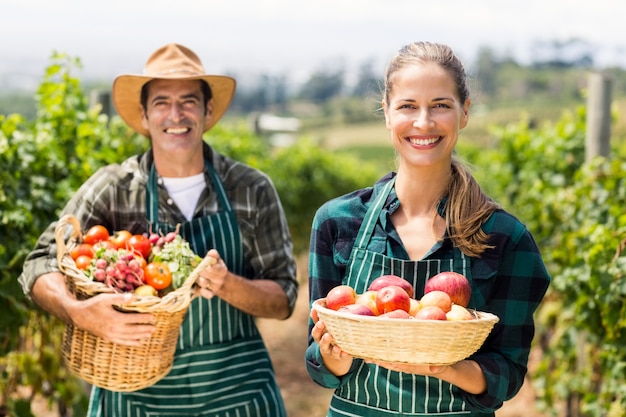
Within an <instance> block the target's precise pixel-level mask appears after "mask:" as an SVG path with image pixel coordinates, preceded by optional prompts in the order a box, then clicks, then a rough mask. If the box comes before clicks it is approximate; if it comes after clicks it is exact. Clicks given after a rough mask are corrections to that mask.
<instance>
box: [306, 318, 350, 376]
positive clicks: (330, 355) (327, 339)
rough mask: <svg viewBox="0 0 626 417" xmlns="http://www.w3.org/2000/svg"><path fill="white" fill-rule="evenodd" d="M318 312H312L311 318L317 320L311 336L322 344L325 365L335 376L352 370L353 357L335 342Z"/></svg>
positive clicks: (321, 349) (321, 350) (321, 352)
mask: <svg viewBox="0 0 626 417" xmlns="http://www.w3.org/2000/svg"><path fill="white" fill-rule="evenodd" d="M316 313H317V312H316V311H315V310H313V311H312V312H311V318H312V319H313V321H314V322H315V325H314V326H313V329H312V330H311V337H313V340H315V342H316V343H317V344H318V345H319V346H320V354H321V355H322V359H323V360H324V365H325V366H326V368H328V370H329V371H330V372H332V373H333V375H335V376H342V375H345V374H346V373H347V372H348V371H349V370H350V366H351V365H352V359H353V358H352V356H351V355H350V354H349V353H347V352H344V351H343V350H342V349H341V348H340V347H339V346H337V345H336V344H335V339H334V338H333V335H332V334H330V333H329V332H328V330H327V328H326V325H325V324H324V322H323V321H322V320H319V318H318V317H317V314H316Z"/></svg>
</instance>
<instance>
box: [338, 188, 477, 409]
mask: <svg viewBox="0 0 626 417" xmlns="http://www.w3.org/2000/svg"><path fill="white" fill-rule="evenodd" d="M394 180H395V178H394V179H392V180H391V181H389V182H388V183H387V184H386V186H385V188H384V189H383V191H382V192H381V193H380V195H379V196H378V197H377V198H376V200H375V201H374V203H373V204H372V206H371V207H370V209H369V210H368V212H367V214H366V215H365V218H364V220H363V224H362V225H361V228H360V230H359V233H358V235H357V238H356V241H355V245H354V248H353V249H352V253H351V255H350V262H349V265H348V269H347V271H346V280H347V282H346V283H347V284H348V285H350V286H352V287H353V288H355V290H356V291H357V293H362V292H364V291H365V290H366V289H367V287H369V284H370V283H371V282H372V281H373V280H374V279H375V278H376V277H378V276H381V275H387V274H394V275H398V276H400V277H403V278H404V279H406V280H407V281H409V282H411V283H412V284H413V286H414V288H415V297H416V298H420V297H421V296H422V295H423V293H424V285H425V284H426V281H427V280H428V278H430V277H432V276H434V275H435V274H437V273H439V272H441V271H451V270H453V271H456V272H459V273H462V274H464V275H466V276H467V277H468V278H470V279H471V277H470V276H469V274H470V262H469V260H468V259H467V258H466V257H465V256H464V255H463V253H462V252H461V251H459V250H458V249H455V254H454V257H453V258H452V259H445V260H443V259H433V260H420V261H410V260H403V259H397V258H392V257H389V256H386V255H383V254H381V253H378V252H373V251H369V250H368V249H367V247H368V244H369V242H370V241H371V240H372V235H373V231H374V226H375V225H376V222H377V221H378V218H379V216H380V213H381V210H382V208H383V205H384V203H385V201H386V200H387V197H388V196H389V193H390V192H391V189H392V188H393V186H394ZM360 362H361V363H360V366H359V368H358V370H357V371H356V372H355V373H354V374H353V375H352V376H351V377H350V380H349V381H347V383H345V384H343V385H342V386H341V387H340V388H338V389H337V390H336V391H335V393H334V395H333V398H332V400H331V404H330V408H329V411H328V417H339V416H341V417H348V416H350V417H356V416H368V417H370V416H371V417H383V416H385V417H386V416H422V415H426V414H428V415H437V416H460V415H469V414H470V412H469V411H467V408H466V404H465V402H464V401H463V399H462V398H461V396H460V393H459V389H458V388H456V387H455V386H453V385H451V384H448V383H447V382H444V381H442V380H440V379H438V378H434V377H428V376H420V375H413V374H407V373H402V372H395V371H390V370H388V369H385V368H382V367H379V366H376V365H373V364H367V363H365V361H360Z"/></svg>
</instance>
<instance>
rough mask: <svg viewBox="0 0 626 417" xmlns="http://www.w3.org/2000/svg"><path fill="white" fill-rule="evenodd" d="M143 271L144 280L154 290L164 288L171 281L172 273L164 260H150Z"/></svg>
mask: <svg viewBox="0 0 626 417" xmlns="http://www.w3.org/2000/svg"><path fill="white" fill-rule="evenodd" d="M144 271H145V274H144V281H146V284H148V285H150V286H151V287H153V288H154V289H155V290H164V289H165V288H167V287H169V286H170V284H171V283H172V273H171V272H170V268H169V267H168V266H167V264H166V263H164V262H150V263H149V264H148V265H146V268H145V270H144Z"/></svg>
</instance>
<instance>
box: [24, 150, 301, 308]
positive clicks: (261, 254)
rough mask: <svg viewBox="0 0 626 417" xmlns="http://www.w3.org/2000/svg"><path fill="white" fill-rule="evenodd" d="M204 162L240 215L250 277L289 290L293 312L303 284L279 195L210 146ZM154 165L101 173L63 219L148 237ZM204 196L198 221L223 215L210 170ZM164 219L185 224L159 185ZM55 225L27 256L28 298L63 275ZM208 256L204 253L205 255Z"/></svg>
mask: <svg viewBox="0 0 626 417" xmlns="http://www.w3.org/2000/svg"><path fill="white" fill-rule="evenodd" d="M204 153H205V158H207V159H208V160H209V161H211V163H212V164H213V167H214V169H215V171H216V172H217V174H218V175H219V177H220V179H221V181H222V183H223V184H224V188H225V189H226V193H227V194H228V198H229V199H230V203H231V205H232V207H233V210H234V211H235V214H236V216H237V221H238V223H239V228H240V231H241V234H242V239H243V246H244V253H245V261H246V262H247V266H248V271H249V273H248V274H247V275H248V278H251V279H273V280H275V281H276V282H278V283H279V284H280V285H281V287H282V288H283V289H284V290H285V293H286V294H287V296H288V298H289V304H290V306H291V310H292V311H293V308H294V306H295V302H296V297H297V292H298V283H297V281H296V263H295V259H294V256H293V247H292V243H291V236H290V232H289V229H288V226H287V221H286V218H285V214H284V212H283V208H282V205H281V203H280V199H279V196H278V193H277V192H276V190H275V188H274V185H273V183H272V182H271V180H270V178H269V177H267V176H266V175H265V174H264V173H262V172H260V171H258V170H255V169H253V168H250V167H248V166H246V165H244V164H241V163H239V162H237V161H234V160H232V159H230V158H227V157H225V156H223V155H221V154H219V153H217V152H215V151H213V150H212V148H211V147H210V146H209V145H207V144H205V146H204ZM151 165H152V151H151V150H149V151H147V152H146V153H144V154H143V155H136V156H133V157H130V158H129V159H127V160H126V161H124V162H123V163H122V164H112V165H109V166H106V167H103V168H102V169H100V170H98V171H97V172H96V173H95V174H94V175H93V176H92V177H91V178H89V179H88V180H87V181H86V182H85V183H84V184H83V185H82V186H81V187H80V188H79V189H78V191H77V192H76V193H75V194H74V196H73V197H72V198H71V200H70V201H69V202H68V204H67V205H66V206H65V208H64V209H63V211H62V213H61V216H62V215H65V214H72V215H74V216H75V217H76V218H77V219H78V221H79V222H80V224H81V227H82V228H83V230H87V229H88V228H89V227H91V226H93V225H95V224H102V225H104V226H106V227H107V229H109V231H116V230H128V231H130V232H131V233H144V232H147V231H148V230H149V225H148V224H147V220H146V184H147V181H148V175H149V172H150V167H151ZM205 179H206V188H205V190H204V191H203V192H202V194H201V196H200V199H199V201H198V204H197V206H196V211H195V214H194V217H198V216H206V215H210V214H212V213H215V212H216V211H218V209H219V207H218V202H217V196H216V193H215V192H213V189H212V187H213V186H212V183H211V178H210V176H209V173H208V172H205ZM159 219H160V220H161V221H164V222H168V223H170V224H177V223H182V222H184V221H186V219H185V217H184V215H183V214H182V213H181V211H180V210H179V209H178V207H177V206H176V204H175V203H174V201H173V200H172V199H171V198H170V196H169V195H168V193H167V190H166V189H165V187H164V186H163V184H161V181H159ZM55 226H56V222H54V223H52V224H50V226H49V227H48V228H47V229H46V230H45V231H44V232H43V233H42V235H41V236H40V237H39V240H38V241H37V245H36V247H35V249H34V250H33V251H32V252H31V253H30V254H29V255H28V257H27V259H26V261H25V263H24V269H23V272H22V274H21V275H20V277H19V281H20V283H21V285H22V287H23V289H24V293H25V294H28V293H29V292H30V289H31V287H32V285H33V283H34V282H35V280H36V279H37V277H39V276H41V275H42V274H45V273H49V272H55V271H58V267H57V261H56V250H57V248H56V243H55V239H54V230H55ZM201 256H203V254H201Z"/></svg>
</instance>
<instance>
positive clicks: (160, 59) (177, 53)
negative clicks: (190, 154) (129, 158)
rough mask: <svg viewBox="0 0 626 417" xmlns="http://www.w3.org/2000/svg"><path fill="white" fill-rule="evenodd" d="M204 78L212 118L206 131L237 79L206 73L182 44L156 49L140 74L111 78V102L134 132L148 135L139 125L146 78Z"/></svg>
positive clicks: (227, 102) (221, 112)
mask: <svg viewBox="0 0 626 417" xmlns="http://www.w3.org/2000/svg"><path fill="white" fill-rule="evenodd" d="M154 79H163V80H173V79H175V80H204V81H206V82H207V83H208V84H209V86H210V87H211V91H212V93H213V101H214V107H213V117H212V118H211V122H210V123H209V124H208V125H207V126H205V132H206V131H207V130H209V129H210V128H211V127H213V125H215V123H217V121H218V120H219V119H220V118H221V117H222V116H223V115H224V113H225V112H226V110H227V109H228V106H229V105H230V102H231V100H232V98H233V95H234V94H235V85H236V82H235V80H234V79H233V78H231V77H227V76H223V75H208V74H205V72H204V68H203V67H202V63H201V62H200V59H199V58H198V56H197V55H196V54H195V53H194V52H193V51H191V50H190V49H189V48H186V47H184V46H182V45H178V44H175V43H171V44H168V45H165V46H163V47H161V48H159V49H157V50H156V51H155V52H154V53H153V54H152V55H151V56H150V58H148V61H147V62H146V65H145V67H144V70H143V74H125V75H120V76H118V77H117V78H116V79H115V80H114V81H113V92H112V96H113V104H114V105H115V108H116V110H117V113H118V114H119V115H120V117H121V118H122V119H124V121H125V122H126V123H127V124H128V125H129V126H130V127H132V128H133V129H134V130H135V131H137V132H138V133H140V134H142V135H144V136H146V137H148V136H149V135H150V134H149V132H148V131H147V130H146V129H145V128H144V127H143V126H142V124H141V113H142V108H141V101H140V100H141V88H142V87H143V85H144V84H146V83H147V82H148V81H151V80H154Z"/></svg>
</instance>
